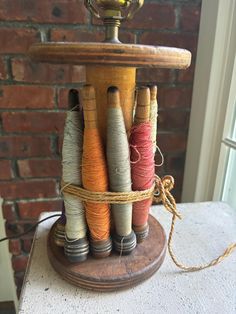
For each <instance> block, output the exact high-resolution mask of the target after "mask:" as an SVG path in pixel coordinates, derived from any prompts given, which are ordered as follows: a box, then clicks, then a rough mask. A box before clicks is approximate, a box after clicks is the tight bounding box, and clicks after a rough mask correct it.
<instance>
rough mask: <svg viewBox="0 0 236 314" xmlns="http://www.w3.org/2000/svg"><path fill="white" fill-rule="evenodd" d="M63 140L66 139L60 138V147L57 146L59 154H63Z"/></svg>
mask: <svg viewBox="0 0 236 314" xmlns="http://www.w3.org/2000/svg"><path fill="white" fill-rule="evenodd" d="M63 139H64V137H63V136H58V145H57V149H58V152H59V153H60V154H61V152H62V145H63Z"/></svg>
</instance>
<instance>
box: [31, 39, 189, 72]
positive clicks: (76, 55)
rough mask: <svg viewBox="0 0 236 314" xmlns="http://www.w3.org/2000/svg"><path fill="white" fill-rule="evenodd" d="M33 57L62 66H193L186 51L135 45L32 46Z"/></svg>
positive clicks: (70, 44)
mask: <svg viewBox="0 0 236 314" xmlns="http://www.w3.org/2000/svg"><path fill="white" fill-rule="evenodd" d="M29 55H30V57H31V58H32V59H33V60H35V61H41V62H50V63H60V64H61V63H72V64H83V65H86V64H90V65H91V64H93V65H111V66H125V67H145V68H146V67H159V68H170V69H186V68H188V67H189V65H190V63H191V53H190V52H189V51H188V50H186V49H180V48H172V47H161V46H156V47H155V46H147V45H134V44H111V43H69V42H58V43H56V42H51V43H39V44H34V45H32V46H31V47H30V50H29Z"/></svg>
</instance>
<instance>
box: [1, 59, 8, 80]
mask: <svg viewBox="0 0 236 314" xmlns="http://www.w3.org/2000/svg"><path fill="white" fill-rule="evenodd" d="M5 79H7V69H6V64H5V62H4V60H3V58H0V80H5Z"/></svg>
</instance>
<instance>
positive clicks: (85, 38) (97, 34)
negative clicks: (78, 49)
mask: <svg viewBox="0 0 236 314" xmlns="http://www.w3.org/2000/svg"><path fill="white" fill-rule="evenodd" d="M51 40H52V41H68V42H74V41H76V42H100V41H102V40H104V32H102V31H99V30H95V31H93V32H91V31H83V30H80V29H52V30H51Z"/></svg>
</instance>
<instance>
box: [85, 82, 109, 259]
mask: <svg viewBox="0 0 236 314" xmlns="http://www.w3.org/2000/svg"><path fill="white" fill-rule="evenodd" d="M82 100H83V109H84V123H85V129H84V143H83V157H82V182H83V186H84V188H85V189H87V190H89V191H94V192H105V191H108V175H107V167H106V160H105V155H104V152H103V146H102V140H101V137H100V134H99V131H98V128H97V112H96V100H95V90H94V88H93V87H92V86H91V85H85V86H84V87H83V89H82ZM85 209H86V219H87V223H88V227H89V230H90V235H91V242H90V244H91V251H92V253H93V255H94V256H95V257H105V256H108V255H109V254H110V252H111V239H110V208H109V204H94V203H89V202H86V203H85Z"/></svg>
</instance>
